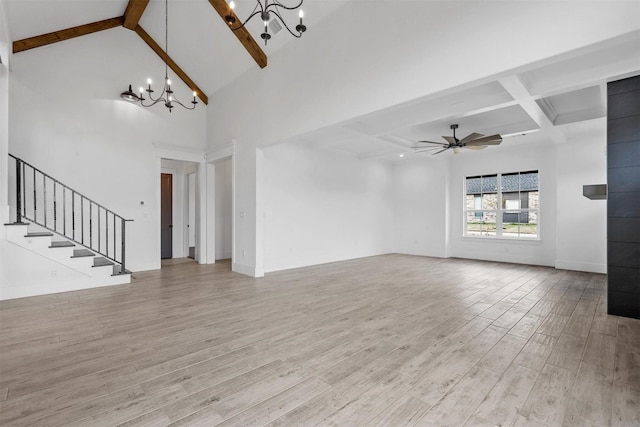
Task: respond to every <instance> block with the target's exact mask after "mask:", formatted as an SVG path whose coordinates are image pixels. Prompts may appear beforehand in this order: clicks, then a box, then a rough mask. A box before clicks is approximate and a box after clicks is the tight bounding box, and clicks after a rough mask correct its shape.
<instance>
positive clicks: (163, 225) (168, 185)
mask: <svg viewBox="0 0 640 427" xmlns="http://www.w3.org/2000/svg"><path fill="white" fill-rule="evenodd" d="M172 257H173V175H171V174H170V173H163V174H160V258H162V259H167V258H172Z"/></svg>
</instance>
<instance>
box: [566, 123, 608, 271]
mask: <svg viewBox="0 0 640 427" xmlns="http://www.w3.org/2000/svg"><path fill="white" fill-rule="evenodd" d="M605 120H606V119H605V118H602V119H598V120H597V121H600V122H602V121H605ZM605 129H606V126H599V127H597V126H596V127H589V128H588V129H586V130H585V132H582V133H577V134H572V135H571V136H570V137H569V138H568V139H567V142H566V143H563V144H561V145H558V147H557V153H558V157H557V161H556V168H557V172H556V177H557V179H556V183H557V197H558V199H557V211H556V221H557V222H556V236H557V237H556V264H555V265H556V267H557V268H563V269H568V270H580V271H591V272H595V273H605V274H606V272H607V201H606V200H589V199H587V198H586V197H584V196H583V195H582V186H583V185H588V184H606V182H607V158H606V155H605V150H606V146H607V135H606V130H605Z"/></svg>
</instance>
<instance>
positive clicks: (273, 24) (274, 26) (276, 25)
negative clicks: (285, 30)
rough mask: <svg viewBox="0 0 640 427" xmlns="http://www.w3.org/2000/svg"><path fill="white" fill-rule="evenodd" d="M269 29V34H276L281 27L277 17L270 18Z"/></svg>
mask: <svg viewBox="0 0 640 427" xmlns="http://www.w3.org/2000/svg"><path fill="white" fill-rule="evenodd" d="M269 29H270V30H271V34H273V35H276V34H278V33H279V32H280V30H281V29H282V25H280V22H278V20H277V19H272V20H271V21H269Z"/></svg>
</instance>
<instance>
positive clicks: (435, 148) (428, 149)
mask: <svg viewBox="0 0 640 427" xmlns="http://www.w3.org/2000/svg"><path fill="white" fill-rule="evenodd" d="M439 149H440V147H433V148H431V147H429V148H422V149H419V150H415V151H414V153H424V152H427V151H434V150H439ZM445 150H446V148H445Z"/></svg>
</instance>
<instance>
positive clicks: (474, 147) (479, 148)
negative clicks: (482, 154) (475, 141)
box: [462, 144, 487, 150]
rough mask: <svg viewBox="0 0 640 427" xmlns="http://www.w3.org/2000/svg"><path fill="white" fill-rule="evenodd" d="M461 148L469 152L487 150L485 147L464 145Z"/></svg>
mask: <svg viewBox="0 0 640 427" xmlns="http://www.w3.org/2000/svg"><path fill="white" fill-rule="evenodd" d="M462 148H468V149H469V150H484V149H485V148H487V146H486V145H469V144H467V145H465V146H464V147H462Z"/></svg>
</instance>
